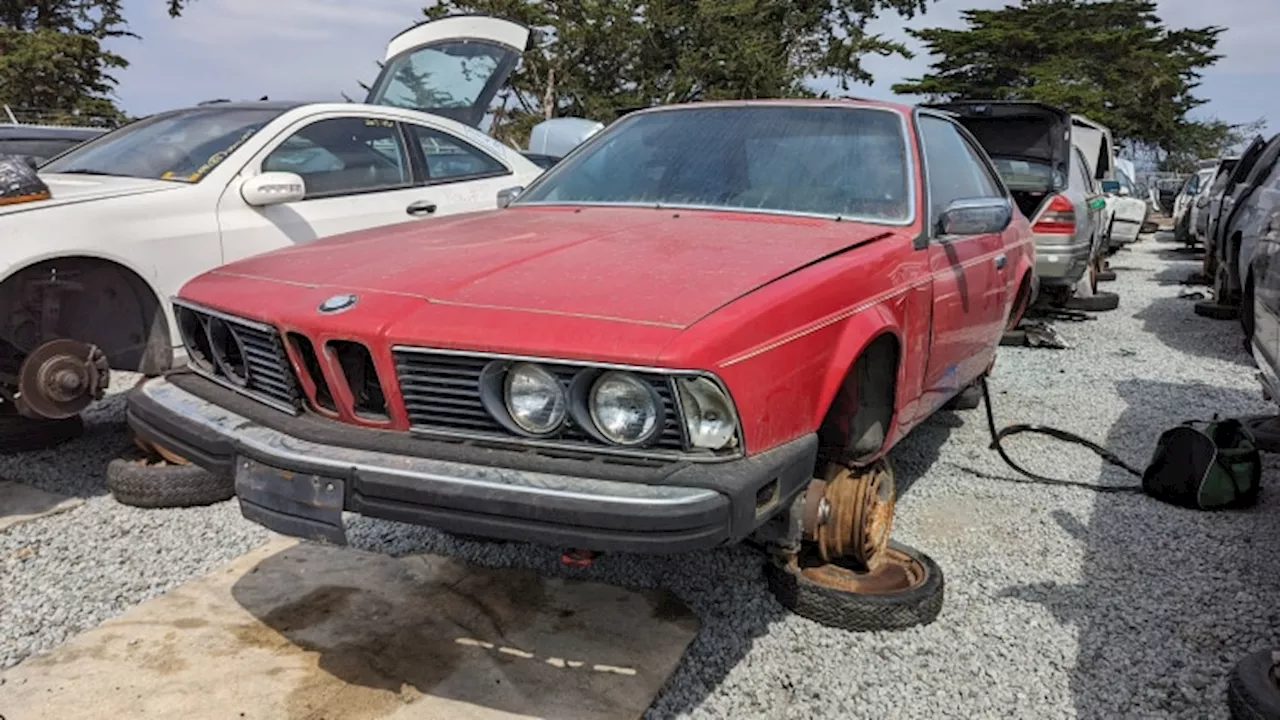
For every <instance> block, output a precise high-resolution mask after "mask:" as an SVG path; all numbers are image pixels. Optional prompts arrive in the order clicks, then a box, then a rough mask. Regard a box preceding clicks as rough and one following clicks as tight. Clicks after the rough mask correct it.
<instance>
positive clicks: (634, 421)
mask: <svg viewBox="0 0 1280 720" xmlns="http://www.w3.org/2000/svg"><path fill="white" fill-rule="evenodd" d="M589 408H590V410H591V421H592V422H594V423H595V426H596V429H597V430H599V431H600V434H601V435H603V436H604V437H605V439H607V440H608V441H609V442H613V443H617V444H618V445H639V444H641V443H644V442H647V441H648V440H650V439H652V438H653V436H654V435H656V434H657V433H658V431H659V430H660V429H661V428H660V426H659V423H658V416H659V412H658V408H659V406H658V401H657V400H656V399H655V398H654V392H653V389H652V388H650V387H649V386H648V385H647V384H645V383H644V382H642V381H641V380H638V379H637V378H635V377H633V376H631V375H628V374H627V373H622V372H615V371H611V372H607V373H605V374H603V375H601V376H600V378H599V379H598V380H596V382H595V385H594V386H593V387H592V388H591V401H590V404H589Z"/></svg>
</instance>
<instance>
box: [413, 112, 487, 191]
mask: <svg viewBox="0 0 1280 720" xmlns="http://www.w3.org/2000/svg"><path fill="white" fill-rule="evenodd" d="M408 127H409V134H410V135H412V136H413V138H414V140H415V141H416V142H417V143H418V144H419V145H420V146H421V147H422V156H423V158H424V159H425V160H426V163H427V177H428V178H429V179H430V181H431V182H433V183H436V182H448V181H458V180H466V179H469V178H478V177H489V176H491V175H506V174H507V173H508V172H510V171H509V170H507V168H506V167H505V166H504V165H503V164H502V163H500V162H498V161H497V160H495V159H493V158H492V157H491V156H489V155H488V154H487V153H485V152H482V151H481V150H478V149H476V148H475V147H473V146H472V145H470V144H468V143H466V142H463V141H462V140H459V139H458V138H456V137H454V136H452V135H449V134H448V133H443V132H440V131H439V130H433V129H432V128H429V127H423V126H421V125H409V126H408Z"/></svg>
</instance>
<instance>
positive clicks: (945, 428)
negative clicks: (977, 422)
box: [891, 410, 977, 497]
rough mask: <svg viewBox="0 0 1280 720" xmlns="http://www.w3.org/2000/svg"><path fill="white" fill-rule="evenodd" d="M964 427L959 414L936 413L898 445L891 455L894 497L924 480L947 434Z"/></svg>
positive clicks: (906, 491)
mask: <svg viewBox="0 0 1280 720" xmlns="http://www.w3.org/2000/svg"><path fill="white" fill-rule="evenodd" d="M970 415H972V413H970ZM973 417H974V418H976V417H977V416H973ZM964 424H965V419H964V418H963V417H961V416H960V415H959V414H957V413H955V412H952V411H950V410H939V411H938V412H935V413H934V414H933V415H931V416H930V417H929V418H928V419H927V420H925V421H924V422H922V423H920V424H919V425H917V426H916V427H915V428H914V429H913V430H912V431H911V433H910V434H909V435H907V436H906V437H905V438H903V439H902V440H900V441H899V442H898V445H897V447H895V448H894V450H893V452H892V453H891V457H892V458H893V467H894V472H895V478H896V480H897V482H896V485H897V491H898V497H902V496H903V495H906V494H907V493H908V492H910V490H911V486H912V485H915V484H916V481H918V480H919V479H920V478H922V477H924V475H925V473H927V472H928V471H929V468H930V467H932V466H933V464H934V462H936V461H937V459H938V457H939V456H940V455H941V453H942V446H943V445H945V444H946V443H947V439H948V438H950V437H951V431H953V430H955V429H956V428H959V427H962V426H963V425H964Z"/></svg>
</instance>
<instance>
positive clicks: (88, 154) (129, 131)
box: [40, 107, 283, 183]
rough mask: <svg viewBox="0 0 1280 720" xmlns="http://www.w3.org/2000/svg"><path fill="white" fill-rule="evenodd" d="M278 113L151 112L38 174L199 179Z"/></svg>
mask: <svg viewBox="0 0 1280 720" xmlns="http://www.w3.org/2000/svg"><path fill="white" fill-rule="evenodd" d="M281 112H283V109H280V108H265V107H264V108H232V107H200V108H192V109H189V110H182V111H178V112H173V113H164V114H161V115H153V116H151V117H149V118H146V119H143V120H139V121H138V122H135V123H132V124H130V125H126V126H125V127H123V128H120V129H119V130H116V131H115V132H112V133H108V134H106V135H103V136H102V137H100V138H98V139H96V140H93V141H91V142H88V143H85V144H84V145H81V146H80V147H78V148H76V149H74V150H72V151H71V152H69V153H66V154H65V155H62V156H61V157H58V158H55V159H54V160H53V161H52V162H49V163H47V164H45V165H44V166H42V167H41V168H40V172H41V173H74V174H80V175H114V176H118V177H136V178H148V179H152V180H172V181H175V182H184V183H197V182H200V180H201V179H202V178H203V177H204V176H205V175H207V174H208V173H209V171H210V170H212V169H213V168H215V167H217V166H218V164H219V163H221V162H222V161H223V160H225V159H226V157H227V155H230V154H231V152H232V151H234V150H235V149H236V148H238V147H239V146H240V145H241V144H243V143H244V142H245V141H246V140H248V139H249V138H250V137H253V134H254V133H256V132H257V131H258V130H260V129H262V127H263V126H264V125H266V124H267V123H269V122H271V121H272V120H274V119H275V118H276V117H277V116H279V115H280V114H281Z"/></svg>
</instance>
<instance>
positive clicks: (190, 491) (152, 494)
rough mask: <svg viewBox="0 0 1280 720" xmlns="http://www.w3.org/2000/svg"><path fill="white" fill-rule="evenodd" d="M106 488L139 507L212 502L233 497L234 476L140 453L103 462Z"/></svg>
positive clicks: (122, 501) (127, 502)
mask: <svg viewBox="0 0 1280 720" xmlns="http://www.w3.org/2000/svg"><path fill="white" fill-rule="evenodd" d="M107 488H108V489H109V490H111V494H112V495H113V496H114V497H115V499H116V501H117V502H119V503H121V504H123V505H132V506H133V507H141V508H177V507H195V506H199V505H212V504H213V503H219V502H222V501H224V500H230V499H231V498H233V497H235V494H236V487H235V478H233V477H230V476H227V475H215V474H213V473H210V472H208V471H206V470H204V469H203V468H200V467H199V466H196V465H170V464H167V463H159V464H156V463H152V462H151V461H149V460H147V459H145V458H143V457H142V456H141V454H134V455H131V456H129V457H124V458H116V459H115V460H112V461H111V462H110V463H109V464H108V465H107Z"/></svg>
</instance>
